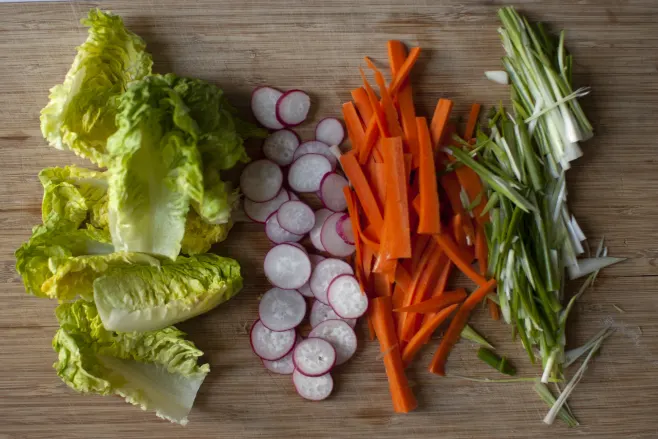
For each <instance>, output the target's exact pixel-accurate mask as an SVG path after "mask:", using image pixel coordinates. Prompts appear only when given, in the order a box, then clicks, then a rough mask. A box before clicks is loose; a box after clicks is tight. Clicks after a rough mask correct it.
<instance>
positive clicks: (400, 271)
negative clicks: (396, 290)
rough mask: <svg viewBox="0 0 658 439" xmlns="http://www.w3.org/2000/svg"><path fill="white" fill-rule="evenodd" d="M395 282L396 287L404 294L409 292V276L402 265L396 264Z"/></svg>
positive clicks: (410, 280)
mask: <svg viewBox="0 0 658 439" xmlns="http://www.w3.org/2000/svg"><path fill="white" fill-rule="evenodd" d="M395 282H396V285H397V286H399V287H400V288H402V290H403V291H405V292H406V291H409V288H411V282H412V279H411V274H409V272H408V271H407V269H406V268H404V266H403V265H402V264H398V266H397V267H396V269H395Z"/></svg>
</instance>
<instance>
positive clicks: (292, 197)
mask: <svg viewBox="0 0 658 439" xmlns="http://www.w3.org/2000/svg"><path fill="white" fill-rule="evenodd" d="M288 195H290V199H291V200H292V201H299V197H298V196H297V194H296V193H294V192H293V191H288Z"/></svg>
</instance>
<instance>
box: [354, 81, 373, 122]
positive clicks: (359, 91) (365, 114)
mask: <svg viewBox="0 0 658 439" xmlns="http://www.w3.org/2000/svg"><path fill="white" fill-rule="evenodd" d="M352 99H354V103H355V104H356V109H357V110H359V115H360V116H361V121H362V122H363V126H364V127H367V126H368V122H370V118H372V107H371V106H370V100H369V99H368V93H366V90H365V89H364V88H363V87H358V88H355V89H354V90H352ZM364 129H365V128H364Z"/></svg>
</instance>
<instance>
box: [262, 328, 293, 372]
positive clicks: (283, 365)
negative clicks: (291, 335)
mask: <svg viewBox="0 0 658 439" xmlns="http://www.w3.org/2000/svg"><path fill="white" fill-rule="evenodd" d="M300 341H301V339H300V337H297V342H296V343H295V346H297V345H298V344H299V342H300ZM294 350H295V349H294V348H293V350H292V351H290V352H288V353H287V354H286V355H285V356H284V357H283V358H281V359H279V360H263V359H261V361H262V362H263V366H265V368H266V369H267V370H269V371H270V372H274V373H278V374H279V375H292V373H293V372H294V371H295V363H293V361H292V353H293V352H294Z"/></svg>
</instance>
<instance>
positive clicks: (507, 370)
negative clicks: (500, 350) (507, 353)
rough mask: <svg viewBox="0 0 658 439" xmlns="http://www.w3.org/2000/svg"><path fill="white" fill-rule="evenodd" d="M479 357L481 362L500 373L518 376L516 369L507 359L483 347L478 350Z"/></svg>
mask: <svg viewBox="0 0 658 439" xmlns="http://www.w3.org/2000/svg"><path fill="white" fill-rule="evenodd" d="M477 356H478V358H479V359H480V360H482V361H484V362H485V363H487V364H488V365H489V366H491V367H493V368H494V369H496V370H498V371H499V372H500V373H504V374H505V375H511V376H514V375H516V368H515V367H514V366H512V365H511V364H509V362H508V361H507V358H506V357H504V356H503V357H499V356H498V355H496V354H495V353H493V352H492V351H490V350H489V349H487V348H485V347H482V348H480V349H478V353H477Z"/></svg>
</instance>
